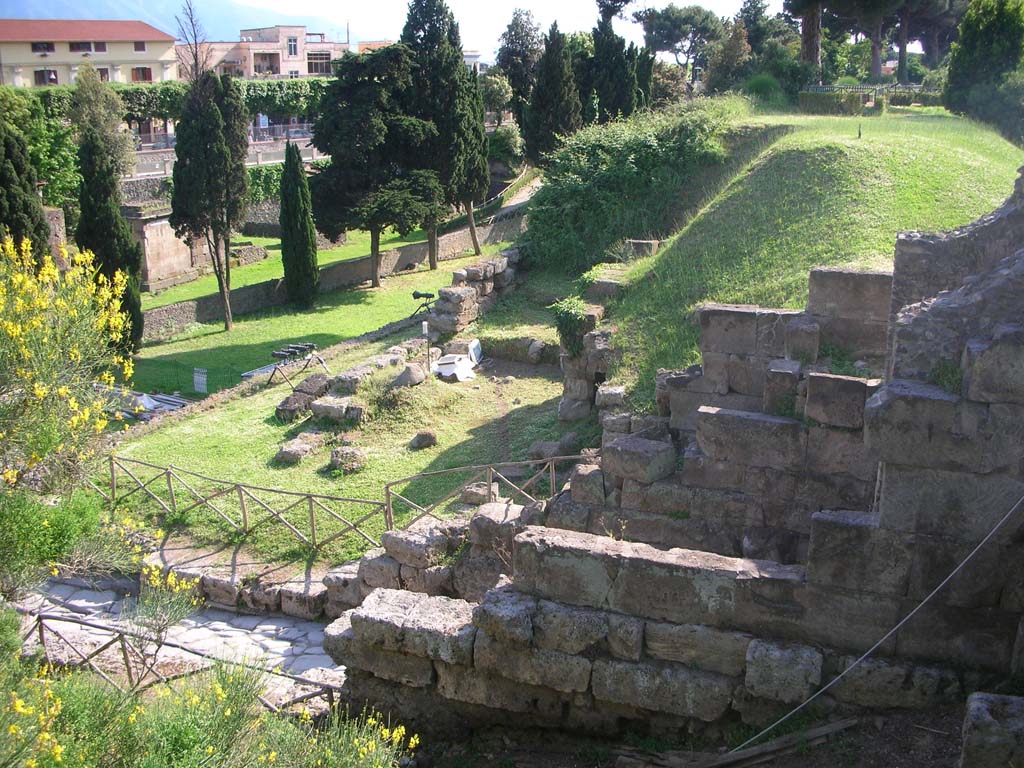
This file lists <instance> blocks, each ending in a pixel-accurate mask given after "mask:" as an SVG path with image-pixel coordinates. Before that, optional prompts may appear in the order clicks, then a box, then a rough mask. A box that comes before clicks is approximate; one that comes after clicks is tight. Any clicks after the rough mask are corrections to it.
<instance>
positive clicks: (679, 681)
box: [592, 659, 736, 722]
mask: <svg viewBox="0 0 1024 768" xmlns="http://www.w3.org/2000/svg"><path fill="white" fill-rule="evenodd" d="M735 685H736V682H735V680H734V679H733V678H729V677H725V676H723V675H716V674H712V673H709V672H701V671H699V670H694V669H688V668H686V667H682V666H679V665H675V664H664V663H650V662H641V663H633V662H628V661H609V660H604V659H598V660H597V661H595V662H594V669H593V673H592V686H593V692H594V697H595V698H596V699H599V700H601V701H607V702H611V703H613V704H625V705H627V706H631V707H638V708H640V709H645V710H648V711H652V712H664V713H667V714H671V715H680V716H682V717H694V718H697V719H698V720H703V721H704V722H713V721H715V720H717V719H718V718H720V717H721V716H722V715H724V714H725V713H726V711H727V710H728V709H729V703H730V702H731V701H732V692H733V688H735Z"/></svg>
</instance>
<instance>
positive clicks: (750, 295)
mask: <svg viewBox="0 0 1024 768" xmlns="http://www.w3.org/2000/svg"><path fill="white" fill-rule="evenodd" d="M757 122H758V123H762V124H764V125H766V126H768V127H775V126H788V127H790V128H791V130H790V131H789V132H788V133H785V134H782V133H780V132H776V133H774V134H773V136H774V137H775V139H776V140H775V141H774V142H773V143H771V144H770V145H768V146H767V147H765V148H764V149H763V151H762V152H761V153H760V154H759V156H757V157H756V158H754V159H753V160H752V161H751V162H749V164H747V165H746V166H745V167H743V168H741V169H740V170H739V172H738V173H736V175H735V176H734V177H733V178H732V180H731V181H730V182H729V183H728V184H727V185H725V187H724V189H722V190H721V191H720V192H719V193H718V194H717V195H716V196H715V197H714V198H713V199H712V200H711V201H710V202H709V203H708V204H707V205H706V206H705V207H704V208H703V209H702V210H701V211H700V212H699V213H698V214H697V215H696V216H694V217H693V218H692V219H691V220H690V222H689V223H688V224H687V225H686V226H685V227H684V228H683V229H682V230H681V231H679V232H678V233H677V234H676V235H675V236H673V237H672V238H671V239H670V240H669V241H668V242H667V243H666V244H665V245H664V246H663V247H662V250H661V252H660V253H659V254H658V255H656V256H654V257H650V258H647V259H644V260H641V261H639V262H637V263H635V264H634V265H633V267H632V268H631V270H630V272H629V275H628V277H629V283H630V287H629V289H628V290H627V291H626V293H625V295H624V296H623V298H621V299H620V300H619V301H618V302H617V303H616V304H615V305H614V306H613V307H611V315H612V317H613V318H614V322H615V324H616V325H617V326H618V328H619V333H618V334H617V341H616V343H617V344H618V345H619V346H620V347H621V349H622V350H623V353H624V354H623V359H622V362H621V363H620V365H619V369H618V370H617V371H616V372H615V377H616V379H618V380H620V381H622V382H624V383H627V384H630V385H632V386H633V387H635V388H636V392H635V393H634V398H635V401H636V402H637V404H642V403H645V402H649V400H650V398H652V397H653V386H652V382H653V377H654V374H655V372H656V370H657V369H658V368H676V367H681V366H685V365H688V364H691V363H694V362H697V360H698V358H699V355H698V350H697V344H698V341H699V332H698V329H697V327H696V325H695V324H693V322H692V321H691V319H690V315H691V313H692V310H693V308H694V307H695V306H696V305H698V304H699V303H702V302H708V301H718V302H730V303H743V304H761V305H765V306H775V307H802V306H803V305H804V303H805V302H806V299H807V273H808V271H809V270H810V269H811V268H812V267H815V266H822V265H845V266H848V267H853V268H863V269H871V268H886V267H891V265H892V253H893V248H894V244H895V240H896V235H897V233H898V232H900V231H906V230H911V229H918V230H946V229H950V228H953V227H956V226H960V225H963V224H965V223H967V222H969V221H971V220H973V219H975V218H977V217H978V216H980V215H982V214H984V213H987V212H989V211H991V210H992V209H993V208H995V207H997V206H998V205H999V204H1000V203H1002V201H1003V200H1004V199H1005V198H1006V197H1007V195H1008V194H1009V193H1010V191H1011V190H1012V186H1013V180H1014V178H1015V177H1016V173H1017V168H1018V166H1020V165H1021V162H1022V160H1024V152H1022V151H1021V150H1020V149H1019V148H1017V147H1014V146H1013V145H1012V144H1009V143H1008V142H1006V141H1004V140H1003V139H1002V138H1000V137H999V136H998V135H997V134H996V133H995V132H993V131H990V130H988V129H987V128H984V127H982V126H980V125H978V124H975V123H971V122H969V121H967V120H963V119H961V118H957V117H954V116H952V115H949V114H946V113H941V114H938V113H936V112H934V111H922V110H902V111H900V112H897V113H894V114H889V115H886V116H882V117H874V118H827V117H809V116H800V115H777V116H769V117H761V118H758V119H757ZM858 132H860V133H861V136H860V137H858Z"/></svg>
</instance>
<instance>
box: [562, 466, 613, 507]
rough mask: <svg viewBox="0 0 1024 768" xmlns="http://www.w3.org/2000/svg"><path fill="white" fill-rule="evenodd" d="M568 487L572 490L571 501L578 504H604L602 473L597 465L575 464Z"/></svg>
mask: <svg viewBox="0 0 1024 768" xmlns="http://www.w3.org/2000/svg"><path fill="white" fill-rule="evenodd" d="M569 487H570V488H571V489H572V500H573V501H575V502H577V503H579V504H595V505H597V506H601V505H603V504H604V500H605V495H606V491H605V485H604V472H602V471H601V467H600V466H598V465H597V464H577V465H576V466H575V467H573V470H572V477H571V478H570V479H569Z"/></svg>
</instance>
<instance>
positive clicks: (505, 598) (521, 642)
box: [473, 583, 537, 648]
mask: <svg viewBox="0 0 1024 768" xmlns="http://www.w3.org/2000/svg"><path fill="white" fill-rule="evenodd" d="M536 612H537V598H535V597H530V596H529V595H524V594H523V593H521V592H517V591H516V590H515V589H514V588H513V587H512V585H511V584H508V583H505V584H502V585H500V586H497V587H495V588H494V589H491V590H489V591H488V592H487V594H486V595H484V598H483V600H482V601H481V602H480V604H479V605H477V606H476V607H475V608H474V609H473V624H474V626H476V627H477V628H479V629H481V630H483V631H484V632H486V633H487V634H488V635H489V636H490V637H493V638H494V639H495V640H497V641H498V642H499V643H502V644H503V645H506V646H508V647H511V648H526V647H529V646H530V644H531V643H532V642H533V617H534V614H536Z"/></svg>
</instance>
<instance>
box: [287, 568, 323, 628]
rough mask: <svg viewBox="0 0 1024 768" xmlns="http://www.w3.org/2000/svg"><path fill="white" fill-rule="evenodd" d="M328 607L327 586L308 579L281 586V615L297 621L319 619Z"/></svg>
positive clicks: (316, 580) (292, 581) (295, 580)
mask: <svg viewBox="0 0 1024 768" xmlns="http://www.w3.org/2000/svg"><path fill="white" fill-rule="evenodd" d="M326 605H327V586H326V585H325V584H324V583H323V581H321V580H319V579H316V578H313V577H308V578H305V579H293V580H291V581H287V582H285V583H284V584H282V585H281V613H283V614H284V615H285V616H294V617H295V618H297V619H305V620H306V621H312V620H313V619H319V618H320V616H321V614H323V612H324V607H325V606H326Z"/></svg>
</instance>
